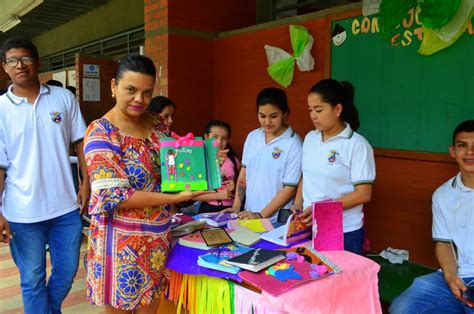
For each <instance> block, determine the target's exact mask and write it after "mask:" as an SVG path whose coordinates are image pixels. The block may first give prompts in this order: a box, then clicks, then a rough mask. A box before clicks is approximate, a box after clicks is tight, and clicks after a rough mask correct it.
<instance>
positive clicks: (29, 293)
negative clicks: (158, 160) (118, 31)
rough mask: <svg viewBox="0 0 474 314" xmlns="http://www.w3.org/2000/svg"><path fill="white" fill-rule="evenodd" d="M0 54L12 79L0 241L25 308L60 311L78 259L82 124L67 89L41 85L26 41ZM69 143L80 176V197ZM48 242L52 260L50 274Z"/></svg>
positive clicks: (2, 101)
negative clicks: (15, 274) (9, 256)
mask: <svg viewBox="0 0 474 314" xmlns="http://www.w3.org/2000/svg"><path fill="white" fill-rule="evenodd" d="M1 58H2V63H3V69H4V70H5V72H6V73H7V74H8V75H9V76H10V79H11V80H12V82H13V84H12V85H11V86H10V87H9V89H8V91H7V93H5V94H4V95H2V96H0V195H1V194H3V205H2V208H1V212H0V233H1V234H2V237H1V241H2V242H9V243H10V249H11V253H12V256H13V260H14V261H15V264H16V265H17V267H18V269H19V270H20V281H21V290H22V296H23V306H24V312H25V313H61V303H62V302H63V300H64V299H65V297H66V295H67V294H68V292H69V290H70V289H71V286H72V282H73V279H74V276H75V274H76V271H77V267H78V263H79V249H80V244H81V238H82V234H81V229H82V224H81V219H80V214H79V207H82V208H81V210H84V209H85V208H86V206H87V203H88V199H89V194H90V187H89V179H88V176H87V172H86V170H85V169H86V168H85V161H84V153H83V148H82V138H83V135H84V132H85V128H86V126H85V123H84V119H83V117H82V115H81V112H80V109H79V105H78V103H77V101H76V100H75V98H74V96H73V95H72V94H71V92H69V91H68V90H66V89H64V88H60V87H55V86H47V85H42V84H41V83H40V81H39V78H38V51H37V49H36V47H35V46H34V45H33V43H31V41H29V40H26V39H21V38H10V39H8V40H6V41H5V42H4V43H3V45H2V48H1ZM71 145H73V146H74V147H75V149H76V151H77V155H78V157H79V164H80V169H81V174H82V176H83V178H84V180H83V181H82V185H81V186H80V188H79V194H78V195H77V196H76V195H75V189H74V184H73V178H72V174H71V165H70V162H69V149H70V146H71ZM5 174H6V176H5ZM5 177H6V179H5ZM46 244H49V247H50V256H51V264H52V273H51V276H50V277H49V279H48V280H46V252H45V246H46Z"/></svg>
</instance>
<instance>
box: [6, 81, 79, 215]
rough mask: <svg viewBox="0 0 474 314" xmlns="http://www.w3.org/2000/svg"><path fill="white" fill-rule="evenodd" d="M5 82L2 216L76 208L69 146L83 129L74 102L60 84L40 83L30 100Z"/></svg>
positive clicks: (36, 213) (61, 213) (52, 213)
mask: <svg viewBox="0 0 474 314" xmlns="http://www.w3.org/2000/svg"><path fill="white" fill-rule="evenodd" d="M11 88H12V87H11V86H10V88H9V89H8V92H7V93H5V94H4V95H2V96H0V167H2V168H5V169H6V173H7V178H6V181H5V190H4V194H3V209H2V214H3V216H5V218H6V219H7V220H8V221H11V222H19V223H33V222H39V221H44V220H48V219H52V218H55V217H58V216H61V215H64V214H66V213H68V212H71V211H73V210H75V209H77V208H78V205H77V202H76V195H75V190H74V183H73V178H72V173H71V164H70V162H69V147H70V145H72V144H75V143H77V142H79V141H81V140H82V138H83V136H84V132H85V129H86V125H85V123H84V119H83V118H82V115H81V112H80V109H79V104H78V103H77V101H76V99H75V98H74V96H73V94H72V93H71V92H70V91H68V90H67V89H65V88H60V87H56V86H47V85H41V88H40V93H39V95H38V97H37V99H36V101H35V103H34V104H33V105H31V104H29V103H28V100H27V99H26V98H22V97H17V96H15V95H14V94H13V93H12V91H11Z"/></svg>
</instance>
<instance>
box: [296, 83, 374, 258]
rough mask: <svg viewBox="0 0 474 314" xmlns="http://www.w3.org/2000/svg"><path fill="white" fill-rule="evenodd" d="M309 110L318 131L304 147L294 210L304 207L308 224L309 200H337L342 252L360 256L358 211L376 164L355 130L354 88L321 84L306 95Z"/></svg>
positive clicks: (360, 216) (368, 192)
mask: <svg viewBox="0 0 474 314" xmlns="http://www.w3.org/2000/svg"><path fill="white" fill-rule="evenodd" d="M308 107H309V115H310V117H311V120H312V121H313V124H314V127H315V128H316V129H315V130H313V131H310V132H309V133H308V134H307V135H306V137H305V140H304V143H303V164H302V170H303V175H302V179H301V182H300V184H299V185H298V193H297V196H296V198H295V204H294V206H293V210H294V211H298V210H300V209H301V208H302V206H303V208H304V212H303V213H302V214H301V215H302V217H303V219H304V220H303V221H304V222H305V223H306V224H307V225H311V223H312V217H311V216H312V206H311V204H312V203H313V202H317V201H322V200H327V199H333V200H338V201H341V202H342V204H343V208H344V212H343V225H344V249H345V250H346V251H351V252H354V253H357V254H362V247H363V241H364V228H363V218H364V214H363V211H362V208H363V205H364V204H365V203H367V202H369V201H370V198H371V195H372V184H373V182H374V180H375V160H374V151H373V149H372V147H371V146H370V144H369V143H368V142H367V140H366V139H365V138H364V137H363V136H362V135H360V134H358V133H355V132H354V131H355V130H357V129H358V128H359V125H360V123H359V114H358V112H357V109H356V107H355V106H354V89H353V87H352V85H351V84H350V83H349V82H339V81H336V80H333V79H325V80H322V81H320V82H318V83H317V84H316V85H314V86H313V87H312V88H311V90H310V91H309V95H308Z"/></svg>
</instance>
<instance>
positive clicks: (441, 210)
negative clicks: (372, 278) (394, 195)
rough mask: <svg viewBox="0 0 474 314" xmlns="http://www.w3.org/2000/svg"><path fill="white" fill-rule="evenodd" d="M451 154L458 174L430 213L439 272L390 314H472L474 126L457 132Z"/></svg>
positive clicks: (435, 199)
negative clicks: (456, 165) (439, 267)
mask: <svg viewBox="0 0 474 314" xmlns="http://www.w3.org/2000/svg"><path fill="white" fill-rule="evenodd" d="M449 151H450V154H451V156H452V157H453V158H455V159H456V162H457V164H458V165H459V173H458V174H457V175H456V176H455V177H453V178H451V179H449V180H448V181H447V182H446V183H444V184H443V185H441V186H440V187H439V188H438V189H437V190H436V191H435V193H434V194H433V208H432V209H433V230H432V231H433V241H434V242H435V250H436V257H437V259H438V262H439V265H440V266H441V269H440V270H439V271H437V272H434V273H432V274H428V275H425V276H421V277H418V278H416V279H415V281H414V282H413V284H412V285H411V286H410V287H409V288H408V289H407V290H405V291H404V292H403V293H402V294H401V295H400V296H399V297H397V298H396V299H395V300H394V301H393V303H392V306H391V307H390V312H391V313H421V312H423V313H474V307H473V306H474V120H467V121H464V122H462V123H461V124H459V125H458V126H457V127H456V129H455V130H454V132H453V143H452V146H450V147H449ZM469 304H471V305H469Z"/></svg>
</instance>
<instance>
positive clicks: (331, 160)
mask: <svg viewBox="0 0 474 314" xmlns="http://www.w3.org/2000/svg"><path fill="white" fill-rule="evenodd" d="M337 155H338V152H337V151H336V150H335V149H332V150H331V151H330V152H329V155H328V161H329V163H331V164H333V163H335V162H336V160H337V158H336V156H337Z"/></svg>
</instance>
